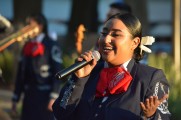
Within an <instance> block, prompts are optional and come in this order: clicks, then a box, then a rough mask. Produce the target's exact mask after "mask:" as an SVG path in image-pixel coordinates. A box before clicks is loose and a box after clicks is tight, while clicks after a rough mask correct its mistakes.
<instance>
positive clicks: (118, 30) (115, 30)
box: [102, 27, 123, 32]
mask: <svg viewBox="0 0 181 120" xmlns="http://www.w3.org/2000/svg"><path fill="white" fill-rule="evenodd" d="M102 30H107V31H108V28H106V27H105V28H103V29H102ZM111 31H114V32H123V31H122V30H120V29H111Z"/></svg>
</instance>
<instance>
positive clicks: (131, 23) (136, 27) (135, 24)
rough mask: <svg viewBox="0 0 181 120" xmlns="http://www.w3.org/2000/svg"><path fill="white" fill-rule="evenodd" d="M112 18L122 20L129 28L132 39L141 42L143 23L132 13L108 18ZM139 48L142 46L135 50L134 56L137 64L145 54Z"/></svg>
mask: <svg viewBox="0 0 181 120" xmlns="http://www.w3.org/2000/svg"><path fill="white" fill-rule="evenodd" d="M112 18H117V19H119V20H121V21H122V22H123V23H124V24H125V25H126V27H127V28H128V30H129V32H130V34H131V35H132V37H133V38H135V37H139V38H140V40H141V38H142V26H141V23H140V21H139V19H138V18H137V17H135V16H134V15H132V14H130V13H126V14H120V13H118V14H115V15H113V16H111V17H110V18H108V20H110V19H112ZM108 20H107V21H108ZM140 43H141V42H140ZM139 46H140V44H139V45H138V46H137V48H136V49H135V50H134V56H133V57H134V59H135V60H136V61H137V62H138V61H140V60H141V59H142V58H143V56H144V52H141V49H140V47H139Z"/></svg>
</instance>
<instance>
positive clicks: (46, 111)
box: [12, 14, 63, 120]
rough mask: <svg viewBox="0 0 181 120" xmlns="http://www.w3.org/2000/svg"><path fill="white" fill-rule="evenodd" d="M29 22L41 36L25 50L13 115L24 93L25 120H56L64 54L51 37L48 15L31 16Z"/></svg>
mask: <svg viewBox="0 0 181 120" xmlns="http://www.w3.org/2000/svg"><path fill="white" fill-rule="evenodd" d="M27 21H28V23H29V24H30V25H37V26H38V27H39V30H40V34H39V35H38V36H37V37H36V38H34V39H31V40H29V41H28V42H27V43H26V44H25V45H24V47H23V50H22V56H21V59H20V61H19V66H18V70H17V77H16V83H15V89H14V95H13V98H12V101H13V103H12V111H14V112H16V104H17V102H18V101H19V100H20V98H21V95H22V93H24V99H23V104H22V113H21V120H52V119H54V118H53V114H52V113H51V111H52V104H53V102H54V100H55V99H56V98H57V93H58V92H59V89H60V85H61V83H60V81H58V80H56V79H55V77H54V75H55V74H56V73H57V72H58V71H60V70H61V69H62V68H63V65H62V53H61V50H60V48H59V46H58V43H57V41H55V40H52V38H51V37H49V36H48V33H47V31H48V25H47V20H46V18H45V16H44V15H42V14H33V15H30V16H29V17H28V19H27Z"/></svg>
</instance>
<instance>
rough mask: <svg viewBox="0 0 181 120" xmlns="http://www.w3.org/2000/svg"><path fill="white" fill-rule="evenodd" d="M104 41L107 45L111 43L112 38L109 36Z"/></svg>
mask: <svg viewBox="0 0 181 120" xmlns="http://www.w3.org/2000/svg"><path fill="white" fill-rule="evenodd" d="M103 39H104V42H105V43H110V42H111V36H110V35H109V34H108V35H106V36H105V37H104V38H103Z"/></svg>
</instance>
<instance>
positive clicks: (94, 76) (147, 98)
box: [53, 13, 170, 120]
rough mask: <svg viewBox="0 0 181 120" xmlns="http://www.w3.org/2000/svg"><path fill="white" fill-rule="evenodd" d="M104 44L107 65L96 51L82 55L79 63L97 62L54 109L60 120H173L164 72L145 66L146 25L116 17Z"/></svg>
mask: <svg viewBox="0 0 181 120" xmlns="http://www.w3.org/2000/svg"><path fill="white" fill-rule="evenodd" d="M145 40H146V39H145ZM148 41H149V40H148ZM143 43H144V42H143ZM98 44H99V48H98V49H99V52H100V54H101V57H102V59H103V61H101V62H97V61H96V60H95V59H92V51H87V52H85V53H83V54H81V55H80V57H79V58H78V59H77V61H82V60H83V59H84V60H86V61H91V60H92V61H91V62H90V64H88V65H86V66H84V67H82V68H81V69H79V70H77V71H76V72H74V73H73V74H72V75H71V77H70V78H69V81H68V83H67V85H65V86H64V88H63V89H62V90H61V92H60V95H59V97H58V98H57V99H56V101H55V102H54V104H53V112H54V115H55V117H56V118H57V120H141V119H142V120H169V117H170V112H169V110H168V93H169V85H168V82H167V79H166V77H165V75H164V73H163V71H162V70H160V69H157V68H153V67H150V66H147V65H144V64H141V63H139V61H140V60H141V59H142V57H143V55H144V54H143V53H144V51H143V50H145V51H148V49H146V46H144V44H142V30H141V23H140V21H139V20H138V19H137V18H136V17H135V16H133V15H132V14H129V13H127V14H120V13H118V14H116V15H113V16H111V17H110V18H109V19H108V20H107V21H106V22H105V23H104V26H103V29H102V32H101V35H100V38H99V42H98Z"/></svg>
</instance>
